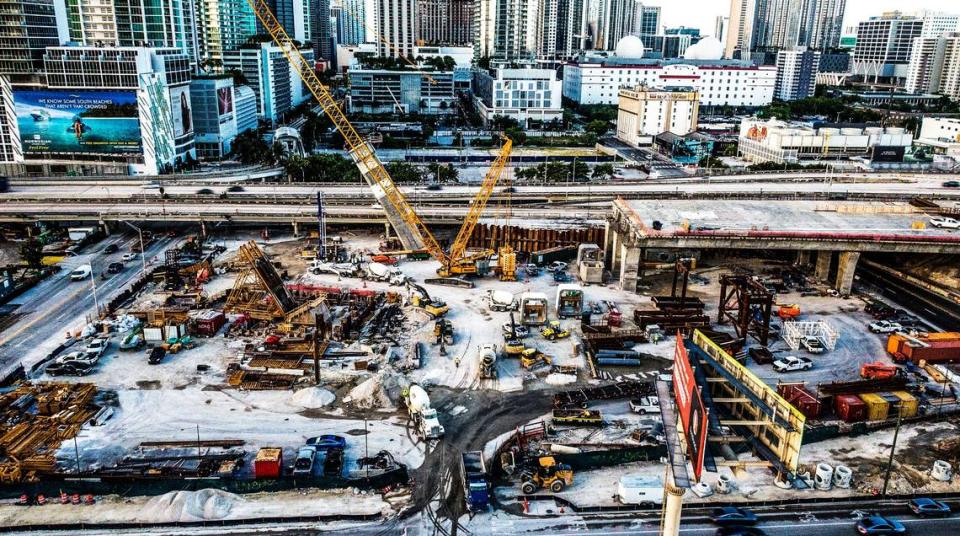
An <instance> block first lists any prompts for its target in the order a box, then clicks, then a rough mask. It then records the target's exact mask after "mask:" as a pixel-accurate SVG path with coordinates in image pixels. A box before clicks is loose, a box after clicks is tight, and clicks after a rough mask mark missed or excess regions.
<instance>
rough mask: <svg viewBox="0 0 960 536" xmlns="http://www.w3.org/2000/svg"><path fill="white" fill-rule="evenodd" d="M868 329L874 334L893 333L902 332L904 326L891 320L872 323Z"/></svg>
mask: <svg viewBox="0 0 960 536" xmlns="http://www.w3.org/2000/svg"><path fill="white" fill-rule="evenodd" d="M868 328H869V329H870V331H872V332H874V333H893V332H895V331H900V330H902V329H903V326H902V325H900V323H899V322H890V321H889V320H878V321H876V322H873V323H871V324H870V325H869V326H868Z"/></svg>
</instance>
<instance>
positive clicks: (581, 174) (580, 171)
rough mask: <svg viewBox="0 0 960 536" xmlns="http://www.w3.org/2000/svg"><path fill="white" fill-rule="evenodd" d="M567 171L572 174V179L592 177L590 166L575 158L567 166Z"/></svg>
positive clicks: (582, 179) (579, 179) (583, 179)
mask: <svg viewBox="0 0 960 536" xmlns="http://www.w3.org/2000/svg"><path fill="white" fill-rule="evenodd" d="M567 173H568V174H569V176H570V180H573V181H585V180H587V179H588V178H589V177H590V166H588V165H587V164H586V163H584V162H581V161H579V160H574V161H573V162H570V165H569V166H567ZM561 180H564V179H561Z"/></svg>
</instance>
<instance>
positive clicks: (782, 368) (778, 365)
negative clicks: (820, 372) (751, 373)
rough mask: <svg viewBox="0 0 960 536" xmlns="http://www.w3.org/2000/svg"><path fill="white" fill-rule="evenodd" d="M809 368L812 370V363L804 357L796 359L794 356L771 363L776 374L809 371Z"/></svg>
mask: <svg viewBox="0 0 960 536" xmlns="http://www.w3.org/2000/svg"><path fill="white" fill-rule="evenodd" d="M811 368H813V361H810V360H809V359H807V358H806V357H797V356H795V355H788V356H785V357H781V358H780V359H778V360H776V361H774V362H773V370H776V371H777V372H791V371H794V370H810V369H811Z"/></svg>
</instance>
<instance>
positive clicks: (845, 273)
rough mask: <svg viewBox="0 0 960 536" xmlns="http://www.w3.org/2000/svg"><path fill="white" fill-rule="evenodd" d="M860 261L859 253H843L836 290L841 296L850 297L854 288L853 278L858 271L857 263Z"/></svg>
mask: <svg viewBox="0 0 960 536" xmlns="http://www.w3.org/2000/svg"><path fill="white" fill-rule="evenodd" d="M859 260H860V252H859V251H841V252H840V259H839V261H840V263H839V264H838V265H837V279H836V283H835V284H836V288H837V292H839V293H840V295H841V296H849V295H850V289H851V288H853V276H854V274H855V273H856V271H857V261H859Z"/></svg>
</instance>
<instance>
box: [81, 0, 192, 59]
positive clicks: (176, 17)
mask: <svg viewBox="0 0 960 536" xmlns="http://www.w3.org/2000/svg"><path fill="white" fill-rule="evenodd" d="M113 9H114V16H115V17H116V24H117V43H118V44H119V45H120V46H127V47H132V46H151V47H172V48H176V49H179V50H180V51H181V52H183V53H184V54H186V55H187V56H188V57H189V58H190V59H191V60H192V61H196V58H197V54H198V50H197V27H196V20H197V18H196V14H195V13H194V3H193V2H192V1H191V0H113ZM84 16H86V15H84ZM86 44H88V45H90V44H93V43H89V42H87V43H86Z"/></svg>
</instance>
